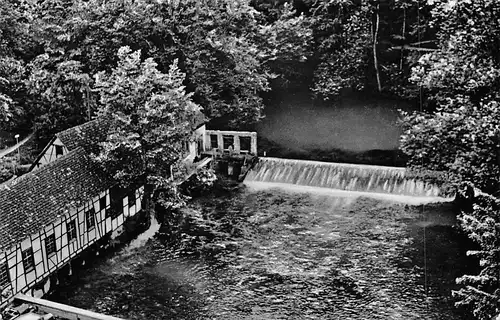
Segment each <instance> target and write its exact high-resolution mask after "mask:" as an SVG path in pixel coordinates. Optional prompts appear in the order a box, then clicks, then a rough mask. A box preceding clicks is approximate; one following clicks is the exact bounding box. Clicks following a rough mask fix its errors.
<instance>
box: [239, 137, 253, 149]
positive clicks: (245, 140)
mask: <svg viewBox="0 0 500 320" xmlns="http://www.w3.org/2000/svg"><path fill="white" fill-rule="evenodd" d="M250 147H251V138H250V137H240V149H241V151H247V152H250Z"/></svg>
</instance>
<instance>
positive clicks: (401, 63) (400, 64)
mask: <svg viewBox="0 0 500 320" xmlns="http://www.w3.org/2000/svg"><path fill="white" fill-rule="evenodd" d="M405 34H406V7H403V30H402V32H401V36H402V37H403V39H404V38H405ZM403 57H404V51H403V46H401V60H400V61H399V70H403Z"/></svg>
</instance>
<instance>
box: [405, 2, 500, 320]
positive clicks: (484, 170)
mask: <svg viewBox="0 0 500 320" xmlns="http://www.w3.org/2000/svg"><path fill="white" fill-rule="evenodd" d="M429 2H432V4H433V6H434V9H433V10H432V21H431V22H432V24H434V25H436V26H439V32H438V40H439V50H437V51H434V52H432V53H427V54H425V55H424V56H422V57H421V58H420V60H419V61H418V65H417V66H415V67H414V69H413V72H412V77H411V80H412V81H413V82H414V83H415V84H417V85H418V86H419V87H420V88H421V92H422V96H423V99H424V101H425V102H426V103H427V104H428V105H429V106H432V105H433V106H435V111H434V112H430V113H414V114H406V115H405V133H404V135H403V137H402V150H403V151H404V152H405V153H406V154H407V155H408V156H409V158H410V162H409V165H410V166H411V167H413V168H416V169H424V170H426V169H431V170H440V171H444V172H446V173H447V174H446V177H447V179H448V181H449V182H451V183H452V184H454V185H459V184H460V183H463V182H465V183H468V184H469V185H474V186H476V187H478V188H479V189H481V190H482V191H483V192H486V193H489V194H492V195H493V196H495V197H498V196H500V151H499V150H500V130H499V129H500V115H499V108H498V100H499V97H500V86H499V84H500V81H499V80H500V59H499V57H500V55H499V52H500V51H499V50H500V43H499V42H498V39H499V35H500V19H499V18H500V3H499V2H498V1H493V0H476V1H445V0H435V1H429ZM470 201H474V202H475V204H474V206H473V210H472V211H471V212H464V213H463V216H462V218H461V226H462V228H463V230H464V231H465V232H466V233H467V234H468V235H469V236H470V237H471V238H472V239H473V240H474V241H475V242H477V244H478V245H479V247H480V249H479V250H478V251H477V252H472V253H471V254H474V255H476V256H478V257H479V258H480V266H481V272H480V274H478V275H465V276H463V277H462V278H460V279H459V280H458V281H459V282H460V283H461V284H463V286H464V287H463V289H462V290H460V291H459V292H458V293H457V296H458V298H459V304H463V305H469V306H470V307H471V308H472V309H473V311H474V314H475V315H476V317H477V318H478V319H492V318H493V317H495V316H497V315H498V314H499V313H500V305H499V301H500V291H499V290H498V288H500V282H499V278H498V275H499V274H500V265H499V263H498V262H499V261H500V256H499V255H498V254H499V251H498V250H499V246H500V244H499V239H500V224H499V218H498V217H499V216H498V200H497V199H496V198H494V197H492V196H487V195H481V196H479V197H477V198H476V199H470Z"/></svg>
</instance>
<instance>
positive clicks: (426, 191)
mask: <svg viewBox="0 0 500 320" xmlns="http://www.w3.org/2000/svg"><path fill="white" fill-rule="evenodd" d="M244 182H245V183H247V184H249V183H253V182H260V183H270V184H287V185H296V186H304V187H317V188H327V189H335V190H342V191H348V192H361V193H375V194H385V195H398V196H411V197H432V198H442V197H446V196H447V195H445V194H443V192H441V190H440V189H439V187H437V186H436V185H434V184H432V183H428V182H425V181H422V180H419V179H416V178H410V177H406V169H405V168H398V167H384V166H374V165H357V164H344V163H331V162H320V161H309V160H291V159H280V158H261V159H259V162H258V163H257V164H256V165H255V167H254V168H253V169H252V170H250V171H249V172H248V174H247V176H246V178H245V181H244Z"/></svg>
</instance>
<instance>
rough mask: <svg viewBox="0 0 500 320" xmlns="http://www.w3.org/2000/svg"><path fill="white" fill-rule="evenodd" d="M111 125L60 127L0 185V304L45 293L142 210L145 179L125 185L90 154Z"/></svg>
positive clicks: (197, 139)
mask: <svg viewBox="0 0 500 320" xmlns="http://www.w3.org/2000/svg"><path fill="white" fill-rule="evenodd" d="M108 128H109V122H108V120H105V119H96V120H93V121H90V122H87V123H84V124H82V125H80V126H76V127H73V128H70V129H67V130H65V131H62V132H60V133H58V134H56V135H55V137H54V138H53V139H52V140H51V141H50V143H49V144H48V145H47V146H46V147H45V148H44V149H43V151H42V152H41V154H40V156H39V157H38V158H37V159H36V161H35V162H34V163H33V165H32V170H31V172H29V173H28V174H26V175H24V176H22V177H20V178H18V179H16V180H14V181H12V182H10V183H8V184H4V185H2V186H0V199H1V200H0V310H1V309H2V308H3V307H5V306H6V305H7V304H8V303H9V302H10V301H11V300H12V298H13V297H14V295H16V294H17V293H29V294H31V295H37V296H40V295H42V294H43V293H44V291H46V290H47V289H48V285H47V282H48V281H47V280H48V279H49V276H50V275H52V274H54V273H55V272H57V271H58V270H59V269H61V268H62V267H64V266H65V265H67V264H68V263H69V262H70V261H71V260H72V259H73V258H75V257H76V256H77V255H79V254H80V253H81V252H82V251H84V250H85V249H87V248H88V247H90V246H92V245H93V244H94V243H96V242H97V241H99V240H100V239H102V238H104V237H106V236H110V235H111V234H112V233H113V234H116V233H117V232H120V231H121V229H122V228H123V224H124V222H125V221H126V219H128V218H129V217H134V216H135V215H136V214H137V213H138V212H140V211H141V200H142V195H143V187H138V188H137V189H133V190H124V189H122V188H120V187H119V186H118V185H117V184H116V182H115V181H114V180H113V179H111V178H109V177H108V176H107V175H106V174H105V173H104V172H102V171H101V170H102V169H101V168H99V166H98V165H96V164H95V163H94V162H93V161H92V159H91V158H90V153H91V152H92V151H96V147H97V146H98V143H99V142H101V141H104V140H105V139H106V135H107V132H108ZM204 134H205V127H204V125H203V124H201V125H200V126H198V128H197V129H196V130H195V131H194V132H193V136H192V138H191V139H190V140H189V141H187V142H186V153H185V154H184V155H183V159H184V161H185V162H192V161H193V160H194V158H196V155H198V154H199V151H200V150H201V149H203V146H202V145H200V143H202V142H203V138H204ZM44 284H45V286H44ZM34 288H45V290H40V291H35V290H34Z"/></svg>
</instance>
